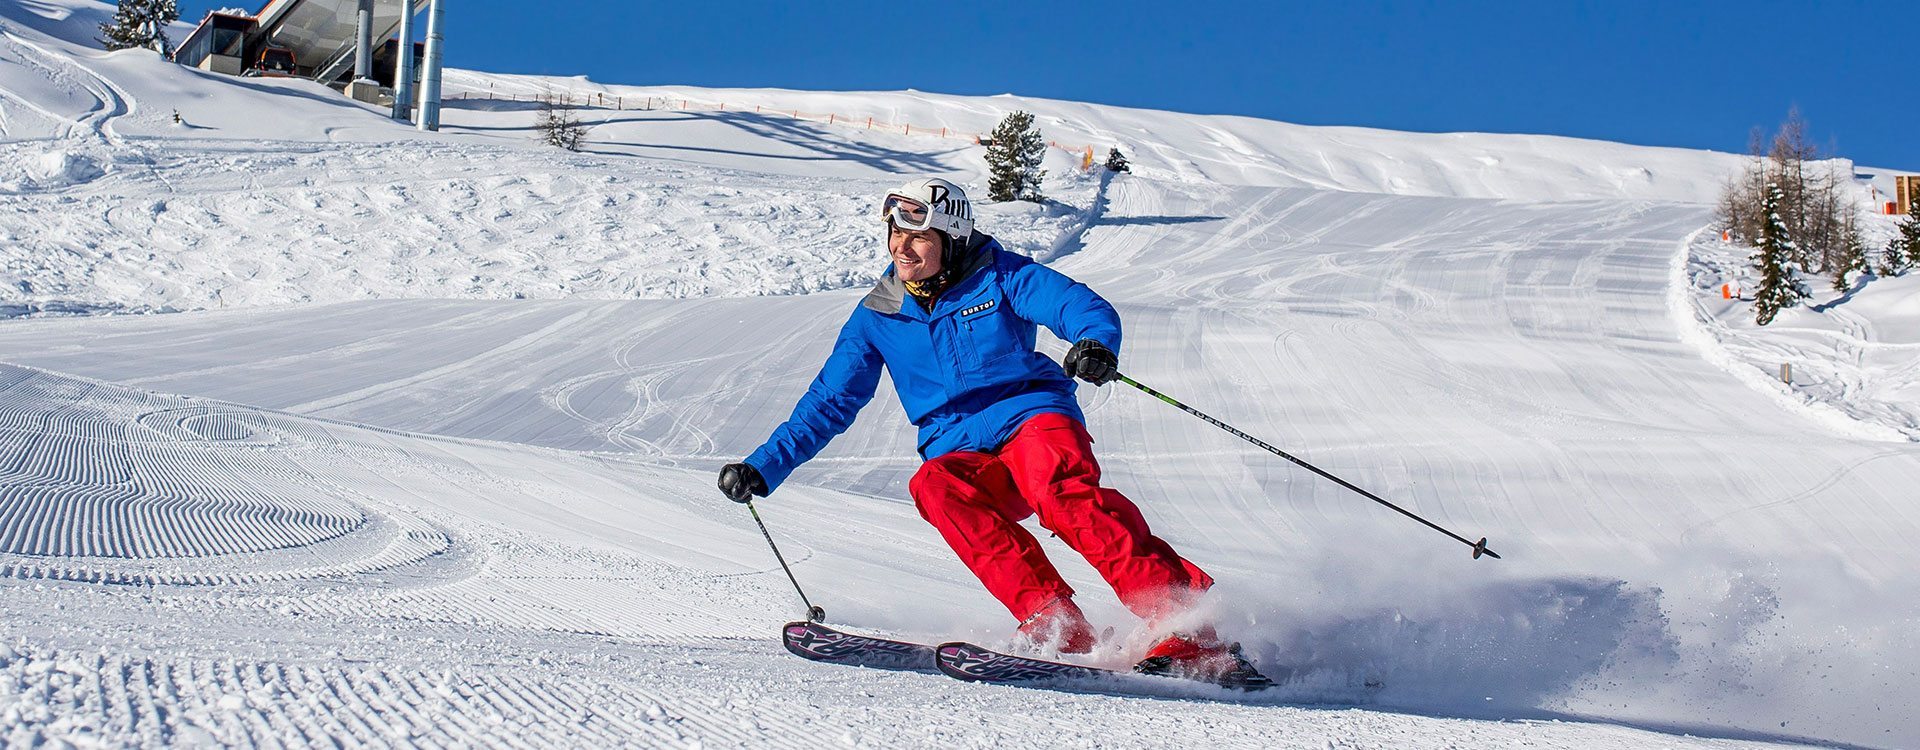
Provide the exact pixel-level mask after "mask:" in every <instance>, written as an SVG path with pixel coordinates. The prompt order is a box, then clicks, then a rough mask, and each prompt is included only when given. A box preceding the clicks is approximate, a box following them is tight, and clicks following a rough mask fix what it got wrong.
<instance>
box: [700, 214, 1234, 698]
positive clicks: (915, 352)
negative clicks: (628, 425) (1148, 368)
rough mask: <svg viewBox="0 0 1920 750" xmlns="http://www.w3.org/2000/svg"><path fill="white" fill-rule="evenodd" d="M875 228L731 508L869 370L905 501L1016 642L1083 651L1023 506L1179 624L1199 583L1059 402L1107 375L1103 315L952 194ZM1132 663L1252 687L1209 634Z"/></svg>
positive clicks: (841, 416) (1138, 604)
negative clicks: (914, 447) (856, 283)
mask: <svg viewBox="0 0 1920 750" xmlns="http://www.w3.org/2000/svg"><path fill="white" fill-rule="evenodd" d="M880 218H881V220H882V221H883V222H884V224H885V227H886V230H885V231H886V237H887V249H888V252H889V254H890V255H891V257H892V261H893V262H892V264H891V265H890V266H888V268H887V270H886V272H885V273H884V274H883V275H882V276H881V278H880V282H879V283H878V284H877V285H875V287H874V289H873V291H871V292H869V293H868V294H867V295H866V297H865V298H864V299H862V300H861V302H860V304H859V305H858V306H857V307H855V308H854V310H853V314H852V315H851V316H850V317H849V318H848V320H847V322H846V324H845V325H844V326H843V327H842V328H841V330H840V335H839V339H838V340H837V341H836V342H835V343H834V345H833V353H832V355H831V356H830V357H829V358H828V359H827V362H826V365H825V366H824V367H822V368H821V370H820V373H819V375H818V377H816V378H815V379H814V381H813V384H812V385H811V386H810V387H809V388H808V389H807V392H806V394H805V395H803V396H802V397H801V398H800V402H799V404H798V405H796V406H795V407H794V410H793V415H792V416H791V417H790V418H788V419H787V421H786V422H785V423H784V424H781V425H780V426H779V427H778V428H777V429H775V430H774V432H773V435H772V437H770V438H768V440H767V442H766V443H765V444H764V445H761V446H760V448H759V450H756V451H754V452H753V454H752V455H750V456H748V457H747V458H746V460H745V461H743V462H740V463H733V464H728V465H727V466H726V467H724V468H722V469H721V471H720V490H721V492H722V493H724V494H725V495H726V496H727V497H728V498H729V499H731V500H733V501H735V502H747V501H748V500H749V499H751V497H752V496H754V495H758V496H761V497H765V496H767V495H768V494H769V493H771V492H772V491H773V490H775V489H777V488H779V486H780V483H781V482H783V481H785V480H786V478H787V476H788V474H790V473H792V471H793V470H794V469H795V468H796V467H798V466H799V465H800V464H802V463H804V462H806V461H807V460H809V459H811V458H813V456H814V455H815V454H817V453H819V451H820V449H821V448H823V447H825V446H826V444H827V442H828V441H829V440H831V439H833V437H834V436H836V435H838V434H840V433H841V432H843V431H845V430H846V428H847V426H848V425H849V424H851V423H852V422H853V419H854V415H855V414H856V413H858V412H859V411H860V409H861V407H863V406H865V405H866V404H867V402H868V401H869V400H870V399H871V398H872V397H873V394H874V389H875V387H877V386H878V384H879V381H880V372H881V369H882V366H883V365H884V367H885V369H886V371H887V373H888V374H889V375H890V376H891V377H892V378H893V385H894V389H895V390H896V391H897V392H898V393H899V396H900V403H901V406H903V407H904V408H905V410H906V412H907V418H908V419H909V420H911V421H912V422H913V424H914V425H916V426H918V427H919V452H920V455H921V457H922V458H923V459H925V463H924V464H922V465H921V467H920V469H919V471H917V472H916V473H915V474H914V476H913V479H912V481H911V482H909V484H908V491H909V492H910V494H911V495H912V496H913V500H914V505H915V506H916V507H917V508H918V509H919V511H920V515H921V517H922V518H925V519H926V520H927V521H928V522H929V523H931V524H933V526H934V527H935V528H936V529H938V530H939V532H940V535H941V537H943V538H944V539H945V540H946V542H947V544H948V545H949V546H951V547H952V548H953V551H954V552H955V553H957V554H958V555H959V556H960V559H961V561H962V562H963V563H965V564H966V566H967V567H968V568H969V569H970V570H972V571H973V573H974V575H975V576H977V577H979V579H980V582H981V583H982V584H985V586H986V588H987V590H988V591H990V592H991V593H992V594H993V596H994V597H995V598H997V599H999V600H1000V602H1001V603H1002V604H1004V605H1006V607H1007V609H1008V611H1010V612H1012V614H1013V616H1014V618H1015V619H1016V620H1018V621H1019V623H1020V625H1019V627H1018V630H1017V632H1016V640H1017V641H1019V642H1020V643H1021V645H1023V646H1024V647H1026V648H1030V649H1034V650H1044V649H1048V648H1051V649H1054V650H1057V651H1060V652H1063V653H1081V654H1083V653H1087V652H1090V651H1092V650H1093V647H1094V645H1095V641H1096V636H1095V635H1094V630H1093V626H1092V625H1090V624H1088V622H1087V619H1086V617H1085V615H1083V614H1082V613H1081V610H1080V608H1079V606H1077V605H1075V604H1074V602H1073V593H1074V592H1073V589H1072V588H1071V587H1070V586H1068V585H1067V582H1066V581H1065V580H1063V579H1061V577H1060V574H1059V572H1058V571H1056V570H1055V569H1054V567H1053V564H1052V563H1051V562H1049V561H1048V560H1047V557H1046V555H1045V554H1044V553H1043V552H1042V551H1041V549H1040V543H1039V541H1038V540H1036V539H1035V538H1034V537H1033V535H1032V534H1031V533H1029V532H1027V530H1026V529H1024V528H1022V527H1021V526H1020V525H1019V522H1020V521H1021V520H1023V519H1025V518H1027V517H1029V516H1033V515H1035V514H1038V515H1039V517H1040V525H1041V526H1043V527H1045V528H1046V529H1047V530H1048V531H1051V532H1053V533H1054V534H1055V535H1057V536H1058V537H1059V538H1060V539H1062V540H1063V541H1065V542H1066V543H1067V546H1069V547H1071V548H1073V550H1074V551H1076V552H1078V553H1080V554H1081V555H1082V556H1084V557H1085V558H1086V559H1087V562H1089V563H1091V564H1092V565H1093V567H1094V569H1095V570H1097V571H1099V573H1100V575H1101V576H1102V577H1103V578H1105V579H1106V581H1107V583H1108V584H1110V585H1112V587H1113V590H1114V592H1115V593H1116V594H1118V595H1119V598H1120V601H1121V602H1122V603H1123V604H1125V605H1126V607H1127V609H1129V610H1130V611H1132V612H1133V613H1134V614H1136V615H1138V616H1140V617H1142V618H1145V619H1146V620H1147V621H1148V622H1149V623H1151V624H1153V625H1155V626H1165V625H1167V624H1168V623H1170V621H1172V620H1175V619H1176V618H1179V617H1180V616H1181V615H1183V614H1186V613H1187V612H1188V611H1189V610H1190V609H1191V608H1192V607H1193V605H1194V604H1195V602H1196V600H1197V599H1198V598H1199V597H1200V595H1201V594H1202V593H1204V592H1205V591H1206V590H1207V589H1208V587H1210V586H1212V584H1213V579H1212V578H1211V577H1209V576H1208V575H1207V573H1206V572H1205V571H1203V570H1201V569H1200V568H1199V567H1198V566H1196V565H1194V564H1193V563H1192V562H1189V561H1187V560H1186V559H1185V558H1182V557H1180V555H1179V554H1177V553H1175V552H1174V550H1173V548H1172V547H1171V546H1169V545H1168V544H1167V543H1166V542H1165V541H1163V540H1161V539H1160V538H1159V537H1156V536H1154V535H1153V534H1152V532H1150V531H1149V530H1148V528H1147V524H1146V521H1145V519H1144V518H1142V517H1141V515H1140V511H1139V509H1138V508H1136V507H1135V506H1134V504H1133V502H1132V501H1130V500H1128V499H1127V498H1126V496H1124V495H1122V494H1120V493H1119V492H1118V491H1116V490H1113V489H1110V488H1107V487H1102V486H1101V485H1100V467H1099V465H1098V464H1097V463H1095V461H1094V457H1093V449H1092V444H1093V439H1092V438H1091V437H1090V436H1089V435H1088V434H1087V430H1086V427H1085V426H1084V422H1085V418H1084V417H1083V416H1082V414H1081V412H1080V406H1079V404H1078V403H1077V402H1076V401H1075V400H1074V395H1073V394H1074V388H1075V384H1074V382H1073V378H1079V379H1080V380H1084V381H1086V382H1089V383H1093V384H1094V385H1104V384H1106V383H1108V382H1110V381H1111V380H1112V379H1113V378H1114V377H1115V376H1116V375H1117V374H1118V373H1119V369H1118V364H1119V362H1118V357H1117V355H1116V354H1115V352H1116V351H1118V350H1119V348H1120V317H1119V314H1118V313H1116V312H1115V311H1114V309H1113V306H1112V305H1109V304H1108V303H1107V301H1106V300H1104V299H1101V298H1100V296H1099V295H1098V294H1095V293H1094V292H1093V290H1091V289H1088V288H1087V287H1086V286H1085V285H1083V284H1080V283H1078V282H1075V281H1074V280H1072V279H1070V278H1068V277H1066V276H1065V275H1063V274H1061V273H1059V272H1058V271H1055V270H1053V269H1051V268H1048V267H1046V266H1043V265H1040V264H1038V263H1035V262H1033V261H1032V260H1030V259H1028V258H1026V257H1024V256H1021V255H1017V254H1014V253H1011V252H1007V251H1005V250H1004V249H1002V248H1001V247H1000V244H999V243H998V242H997V241H995V240H994V239H993V238H992V237H990V236H987V235H986V234H985V233H982V232H977V231H974V228H973V211H972V206H971V205H970V204H969V203H968V201H967V196H966V193H965V192H964V191H962V190H961V189H960V187H959V186H957V185H954V184H953V183H951V182H948V181H946V180H941V179H924V180H917V181H913V182H909V183H907V184H906V185H903V186H901V187H900V188H898V189H896V190H893V191H892V192H890V193H888V194H887V195H886V197H885V198H884V199H883V200H882V202H881V206H880ZM1036 325H1044V326H1046V327H1047V330H1049V331H1052V332H1053V334H1054V335H1056V336H1058V337H1060V339H1061V340H1063V341H1072V342H1074V344H1073V346H1072V348H1071V349H1070V350H1069V351H1068V352H1067V356H1066V360H1065V364H1064V372H1063V371H1062V367H1061V366H1060V365H1056V364H1054V363H1053V361H1052V360H1051V359H1049V358H1048V357H1047V356H1046V355H1043V354H1041V353H1039V352H1037V351H1035V350H1034V340H1035V333H1036V330H1035V326H1036ZM1136 669H1139V670H1140V671H1145V672H1152V673H1159V674H1172V675H1178V676H1186V677H1194V678H1198V679H1206V680H1212V681H1223V682H1224V681H1240V682H1244V681H1246V680H1261V679H1264V678H1262V677H1260V675H1259V673H1258V672H1257V671H1255V669H1254V667H1253V665H1252V664H1251V663H1249V662H1247V661H1246V659H1244V658H1242V657H1241V656H1240V653H1239V648H1238V644H1231V645H1230V644H1227V643H1225V642H1224V641H1222V640H1221V639H1220V638H1219V636H1218V635H1217V634H1216V633H1215V631H1214V630H1213V628H1212V627H1211V626H1207V625H1201V626H1198V627H1190V628H1187V629H1185V630H1181V631H1179V632H1174V633H1171V634H1169V635H1167V636H1166V637H1165V638H1164V639H1163V640H1161V641H1160V642H1158V643H1157V644H1155V645H1154V646H1153V647H1152V648H1151V649H1149V651H1148V652H1147V655H1146V658H1145V659H1144V660H1143V661H1142V662H1141V663H1140V666H1138V667H1136Z"/></svg>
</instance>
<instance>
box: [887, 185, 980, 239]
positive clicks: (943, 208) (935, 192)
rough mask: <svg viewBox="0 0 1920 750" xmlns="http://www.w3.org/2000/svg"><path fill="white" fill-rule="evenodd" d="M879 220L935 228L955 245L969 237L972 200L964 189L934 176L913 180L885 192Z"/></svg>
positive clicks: (906, 226) (970, 233) (908, 225)
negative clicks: (970, 200)
mask: <svg viewBox="0 0 1920 750" xmlns="http://www.w3.org/2000/svg"><path fill="white" fill-rule="evenodd" d="M880 220H881V221H884V222H887V223H889V224H892V225H894V226H897V227H900V228H901V229H935V230H939V231H940V232H941V233H942V234H945V235H946V236H947V240H948V241H949V242H951V243H953V246H955V247H966V246H967V240H969V239H972V238H973V204H972V203H969V202H967V191H965V190H961V189H960V186H959V185H955V184H953V183H951V182H948V181H946V180H942V179H940V178H938V177H933V178H929V179H925V180H914V181H913V182H909V183H907V184H905V185H901V186H900V187H897V188H894V189H893V190H890V191H888V192H887V197H886V199H885V200H884V201H882V202H881V204H880Z"/></svg>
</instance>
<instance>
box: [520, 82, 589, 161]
mask: <svg viewBox="0 0 1920 750" xmlns="http://www.w3.org/2000/svg"><path fill="white" fill-rule="evenodd" d="M533 127H534V129H535V130H536V131H538V132H539V133H540V142H541V143H545V144H547V145H549V146H556V147H559V148H564V149H566V150H568V151H579V150H580V147H581V146H584V145H586V143H587V132H588V131H590V130H592V128H590V127H588V126H587V125H586V124H585V123H582V122H580V117H579V116H578V115H575V114H574V113H573V108H572V107H570V106H565V105H562V104H560V103H559V102H558V101H556V100H555V99H554V97H553V96H552V95H548V96H543V97H541V98H540V118H539V119H538V120H536V121H535V122H534V126H533Z"/></svg>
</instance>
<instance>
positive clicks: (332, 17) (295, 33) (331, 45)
mask: <svg viewBox="0 0 1920 750" xmlns="http://www.w3.org/2000/svg"><path fill="white" fill-rule="evenodd" d="M408 6H411V7H408ZM426 6H427V0H268V2H267V4H266V6H265V7H262V8H261V9H260V11H259V12H258V13H255V14H253V15H252V16H247V15H241V14H237V13H233V12H214V13H208V14H207V16H206V18H205V19H203V20H201V21H200V25H199V26H198V27H196V28H194V30H193V33H191V34H189V35H187V38H186V40H185V41H183V42H181V43H180V46H179V48H178V49H177V50H175V51H174V54H173V59H174V62H178V63H180V64H182V65H191V66H193V67H196V68H200V69H202V70H210V71H213V72H216V73H226V74H228V75H275V76H298V77H301V78H311V79H313V80H316V81H319V82H320V83H324V84H327V85H332V86H339V85H343V84H345V83H346V82H347V81H348V80H349V79H351V78H353V77H354V76H355V68H356V67H358V66H357V65H356V64H355V63H356V62H358V60H357V56H358V53H359V46H360V45H359V33H360V31H359V26H360V14H361V11H362V10H366V11H368V19H369V23H368V31H369V32H370V36H371V38H372V39H378V40H381V41H380V42H379V43H378V44H376V45H374V52H373V66H372V74H371V78H372V80H375V81H378V82H379V83H380V84H381V85H382V86H386V87H392V86H393V85H394V83H395V81H393V80H392V79H393V70H394V65H393V63H394V62H395V60H396V58H395V53H396V52H397V50H398V47H399V44H398V42H397V41H396V40H394V38H393V34H394V30H395V29H397V28H399V26H400V16H401V13H402V9H403V8H404V9H405V10H406V11H409V12H411V13H418V12H419V11H420V10H422V9H424V8H425V7H426ZM410 46H412V47H413V50H412V51H413V53H414V56H415V58H416V59H418V57H419V56H420V45H419V44H417V43H415V44H412V45H410ZM413 69H414V70H416V71H418V70H420V66H418V65H416V66H413Z"/></svg>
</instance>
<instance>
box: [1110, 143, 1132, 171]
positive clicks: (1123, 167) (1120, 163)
mask: <svg viewBox="0 0 1920 750" xmlns="http://www.w3.org/2000/svg"><path fill="white" fill-rule="evenodd" d="M1107 171H1109V172H1132V171H1133V167H1130V166H1128V165H1127V157H1125V156H1121V155H1120V147H1119V146H1114V147H1113V148H1110V149H1107Z"/></svg>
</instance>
